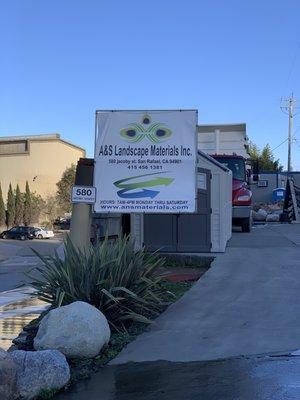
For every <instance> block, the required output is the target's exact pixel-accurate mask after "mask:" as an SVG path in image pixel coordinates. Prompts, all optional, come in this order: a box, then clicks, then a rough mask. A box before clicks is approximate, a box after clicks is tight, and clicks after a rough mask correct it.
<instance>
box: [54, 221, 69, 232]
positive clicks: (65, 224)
mask: <svg viewBox="0 0 300 400" xmlns="http://www.w3.org/2000/svg"><path fill="white" fill-rule="evenodd" d="M70 223H71V220H70V218H57V219H56V220H55V221H54V223H53V226H54V227H55V229H58V230H69V229H70Z"/></svg>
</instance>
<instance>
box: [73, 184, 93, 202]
mask: <svg viewBox="0 0 300 400" xmlns="http://www.w3.org/2000/svg"><path fill="white" fill-rule="evenodd" d="M71 200H72V203H87V204H94V203H95V201H96V188H95V187H93V186H73V188H72V198H71Z"/></svg>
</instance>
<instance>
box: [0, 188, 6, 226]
mask: <svg viewBox="0 0 300 400" xmlns="http://www.w3.org/2000/svg"><path fill="white" fill-rule="evenodd" d="M3 225H5V206H4V201H3V195H2V189H1V184H0V226H3Z"/></svg>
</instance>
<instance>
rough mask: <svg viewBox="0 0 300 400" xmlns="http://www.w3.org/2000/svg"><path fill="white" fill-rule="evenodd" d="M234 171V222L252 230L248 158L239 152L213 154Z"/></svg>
mask: <svg viewBox="0 0 300 400" xmlns="http://www.w3.org/2000/svg"><path fill="white" fill-rule="evenodd" d="M211 156H212V157H213V158H214V159H215V160H217V161H218V162H219V163H221V164H223V165H225V166H226V167H227V168H229V169H230V170H231V171H232V223H233V225H238V226H241V228H242V232H250V231H251V225H252V206H251V204H252V192H251V190H249V187H248V177H247V169H246V159H245V158H244V157H242V156H239V155H237V154H213V155H211Z"/></svg>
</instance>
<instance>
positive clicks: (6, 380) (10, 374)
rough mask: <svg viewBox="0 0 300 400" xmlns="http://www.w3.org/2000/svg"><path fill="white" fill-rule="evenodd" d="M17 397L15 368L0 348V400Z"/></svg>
mask: <svg viewBox="0 0 300 400" xmlns="http://www.w3.org/2000/svg"><path fill="white" fill-rule="evenodd" d="M16 395H17V366H16V364H15V363H14V361H13V359H12V357H11V356H10V354H9V353H7V352H6V351H5V350H3V349H1V348H0V399H1V400H13V399H15V397H16Z"/></svg>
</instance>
